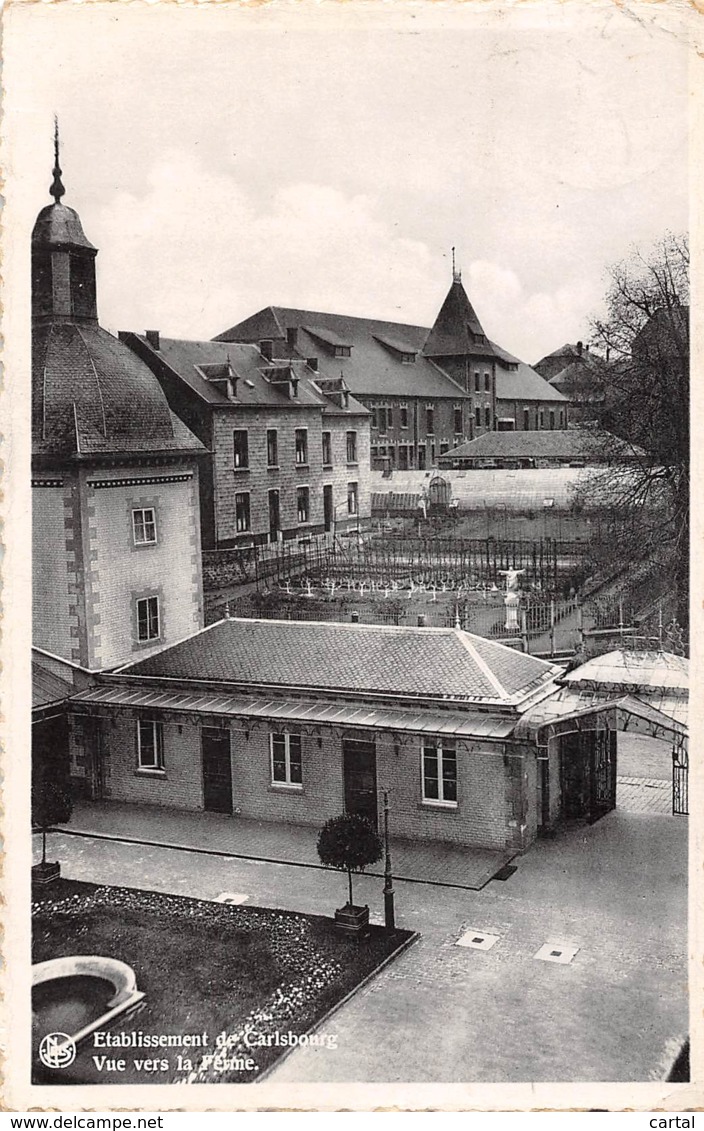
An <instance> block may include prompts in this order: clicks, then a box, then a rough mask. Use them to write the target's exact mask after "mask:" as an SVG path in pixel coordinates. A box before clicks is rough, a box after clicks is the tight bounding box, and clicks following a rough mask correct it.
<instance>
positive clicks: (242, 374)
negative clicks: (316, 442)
mask: <svg viewBox="0 0 704 1131" xmlns="http://www.w3.org/2000/svg"><path fill="white" fill-rule="evenodd" d="M125 339H126V340H127V341H128V342H129V341H130V340H133V339H137V343H138V348H139V351H140V355H141V356H142V357H144V358H145V359H147V360H148V362H149V364H151V365H154V366H157V367H158V365H159V363H161V364H164V365H167V366H168V367H169V368H170V369H171V370H172V372H173V373H174V374H175V375H176V376H178V377H180V379H181V380H182V381H183V382H184V383H185V384H186V385H188V386H189V388H190V389H192V390H193V392H194V393H196V394H197V395H198V396H199V397H200V398H201V399H202V400H203V401H205V402H206V403H207V404H210V405H213V407H217V406H221V407H226V406H230V407H232V406H233V405H234V406H238V405H239V406H241V407H246V406H257V405H270V406H272V407H279V408H292V409H294V410H295V409H296V408H297V407H303V408H306V407H311V406H315V405H320V406H321V407H322V408H323V410H324V411H325V412H329V413H330V414H332V415H335V414H337V413H345V414H346V415H350V414H351V415H367V412H368V410H367V409H366V408H365V407H364V405H362V404H360V403H359V401H356V400H355V399H354V398H353V397H350V399H349V403H348V406H347V408H346V409H343V408H341V407H340V406H338V405H335V404H332V403H331V402H330V401H329V400H328V398H327V397H326V396H325V395H324V394H323V393H322V392H320V390H319V389H317V388H316V386H315V384H314V380H315V378H316V376H317V374H316V373H314V372H313V370H312V369H310V368H309V367H308V365H307V364H306V362H305V361H304V360H303V359H302V358H295V359H293V360H291V359H287V360H286V364H288V365H290V366H291V367H292V369H293V372H294V375H295V376H296V377H297V378H298V396H297V397H296V399H295V400H292V399H291V398H290V397H289V396H288V395H287V393H286V391H285V390H284V389H283V388H279V387H277V385H276V384H275V383H273V382H271V381H269V380H267V377H266V376H265V374H267V373H270V372H271V371H272V370H273V369H275V368H276V366H277V364H278V365H281V364H283V363H282V362H278V363H277V362H273V363H272V362H271V361H269V360H268V359H267V358H265V357H263V355H262V354H261V353H260V352H259V349H258V347H257V346H255V345H243V344H241V343H239V342H211V341H198V340H190V339H184V338H164V337H161V336H160V338H159V349H158V350H157V349H154V348H153V347H152V346H151V345H150V343H149V342H148V340H147V338H146V337H145V336H143V335H141V334H134V335H132V334H126V335H125ZM230 371H231V372H232V373H233V374H234V376H235V377H236V378H237V380H236V383H235V390H236V391H235V395H234V399H232V400H231V399H229V398H228V397H227V396H226V394H225V393H224V392H222V391H221V389H220V388H219V387H218V386H217V385H214V384H213V383H212V381H211V380H210V379H209V378H211V377H218V376H227V374H228V372H230Z"/></svg>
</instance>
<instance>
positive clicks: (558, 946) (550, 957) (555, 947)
mask: <svg viewBox="0 0 704 1131" xmlns="http://www.w3.org/2000/svg"><path fill="white" fill-rule="evenodd" d="M578 950H579V947H578V946H563V944H562V943H545V945H544V946H541V948H540V950H539V951H538V953H537V954H534V955H533V958H537V959H539V960H540V961H541V962H559V963H561V964H562V965H563V966H567V965H569V963H570V962H571V961H572V959H573V958H574V956H575V954H576V953H577V951H578Z"/></svg>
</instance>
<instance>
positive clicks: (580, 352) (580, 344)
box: [577, 342, 583, 357]
mask: <svg viewBox="0 0 704 1131" xmlns="http://www.w3.org/2000/svg"><path fill="white" fill-rule="evenodd" d="M582 348H583V347H582V343H581V342H577V353H578V354H579V356H580V357H581V356H582Z"/></svg>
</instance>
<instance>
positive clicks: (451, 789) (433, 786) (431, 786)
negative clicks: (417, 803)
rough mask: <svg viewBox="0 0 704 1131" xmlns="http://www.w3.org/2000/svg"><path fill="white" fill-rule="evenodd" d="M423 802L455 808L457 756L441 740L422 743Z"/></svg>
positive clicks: (453, 750)
mask: <svg viewBox="0 0 704 1131" xmlns="http://www.w3.org/2000/svg"><path fill="white" fill-rule="evenodd" d="M422 758H423V764H422V779H423V801H430V802H431V803H433V804H435V805H447V806H448V807H450V806H451V807H452V808H455V807H456V806H457V754H456V752H455V748H454V746H453V745H452V744H451V743H449V742H446V741H444V740H443V739H440V738H438V739H435V740H433V739H426V740H425V742H424V743H423V754H422Z"/></svg>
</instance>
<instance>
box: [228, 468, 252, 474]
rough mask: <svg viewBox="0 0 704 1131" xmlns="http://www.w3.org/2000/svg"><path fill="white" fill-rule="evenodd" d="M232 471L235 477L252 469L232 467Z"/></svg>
mask: <svg viewBox="0 0 704 1131" xmlns="http://www.w3.org/2000/svg"><path fill="white" fill-rule="evenodd" d="M232 470H233V471H234V473H235V475H244V474H246V473H247V472H248V471H251V470H252V469H251V467H233V469H232Z"/></svg>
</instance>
